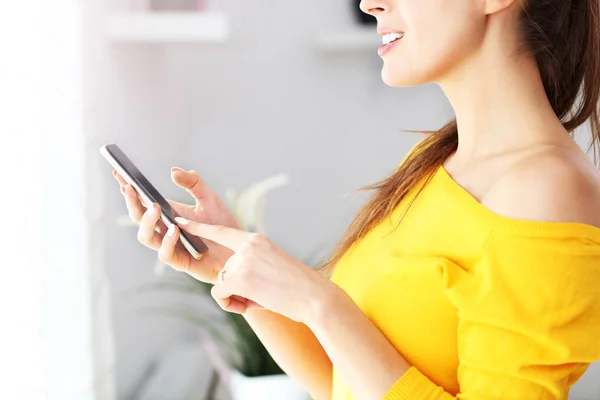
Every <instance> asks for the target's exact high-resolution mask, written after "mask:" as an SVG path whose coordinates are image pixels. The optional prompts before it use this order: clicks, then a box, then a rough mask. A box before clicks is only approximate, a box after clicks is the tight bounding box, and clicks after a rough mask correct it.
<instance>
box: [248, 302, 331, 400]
mask: <svg viewBox="0 0 600 400" xmlns="http://www.w3.org/2000/svg"><path fill="white" fill-rule="evenodd" d="M244 316H245V317H246V320H247V321H248V323H249V324H250V326H251V327H252V329H253V330H254V332H255V333H256V334H257V336H258V337H259V338H260V340H261V342H262V343H263V344H264V345H265V347H266V348H267V350H268V351H269V353H270V354H271V355H272V356H273V358H274V359H275V361H276V362H277V364H279V366H280V367H281V368H282V369H283V370H284V371H285V372H286V373H287V374H288V375H290V376H291V377H292V378H294V379H295V380H296V381H298V382H299V383H300V384H301V385H302V386H304V387H305V388H306V389H307V390H308V391H309V392H310V394H311V395H312V396H313V397H315V398H317V399H320V400H328V399H330V398H331V382H332V375H333V367H332V363H331V360H330V359H329V357H328V356H327V354H326V353H325V351H324V350H323V347H322V346H321V344H320V343H319V341H318V340H317V338H316V337H315V335H314V334H313V333H312V331H311V330H310V329H309V328H308V327H307V326H306V325H304V324H302V323H298V322H294V321H292V320H290V319H288V318H286V317H284V316H281V315H279V314H276V313H273V312H271V311H268V310H262V309H252V310H248V311H247V312H246V314H244Z"/></svg>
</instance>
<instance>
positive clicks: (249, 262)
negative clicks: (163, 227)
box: [176, 218, 337, 325]
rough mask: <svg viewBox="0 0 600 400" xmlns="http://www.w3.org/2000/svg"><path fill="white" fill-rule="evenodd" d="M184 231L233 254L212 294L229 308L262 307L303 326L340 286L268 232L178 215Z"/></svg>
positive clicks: (232, 309) (178, 220)
mask: <svg viewBox="0 0 600 400" xmlns="http://www.w3.org/2000/svg"><path fill="white" fill-rule="evenodd" d="M176 220H177V222H178V223H179V225H180V226H181V228H182V229H183V230H185V231H186V232H189V233H191V234H192V235H196V236H199V237H201V238H204V239H209V240H211V241H214V242H216V243H219V244H221V245H223V246H225V247H227V248H229V249H231V250H233V251H234V252H235V254H234V255H233V256H232V257H231V258H230V259H229V260H228V261H227V263H226V264H225V266H224V267H223V269H222V270H221V272H220V274H219V279H218V281H217V283H216V284H215V286H214V287H213V289H212V295H213V297H214V298H215V300H216V301H217V303H219V305H220V306H221V308H223V309H224V310H225V311H229V312H235V313H244V312H246V310H247V309H248V308H256V307H264V308H266V309H268V310H270V311H273V312H276V313H278V314H281V315H284V316H285V317H287V318H289V319H291V320H294V321H297V322H302V323H305V324H307V325H308V324H309V320H311V318H313V317H314V316H316V315H317V314H318V313H319V312H320V307H321V305H322V304H323V303H322V301H323V299H324V298H327V296H328V295H329V294H330V293H334V292H335V290H336V288H337V286H335V285H334V284H333V283H331V282H330V281H329V280H327V279H325V278H323V277H322V276H321V275H320V274H318V273H317V272H316V271H314V270H313V269H312V268H310V267H309V266H307V265H305V264H303V263H302V262H300V261H298V260H296V259H295V258H293V257H292V256H291V255H290V254H288V253H287V252H285V251H284V250H282V249H280V248H279V247H277V246H275V245H274V244H273V243H271V242H270V241H269V240H268V239H267V238H266V237H265V236H264V235H262V234H258V233H248V232H243V231H240V230H238V229H234V228H230V227H226V226H215V225H207V224H199V223H196V222H190V221H186V220H183V219H181V218H177V219H176Z"/></svg>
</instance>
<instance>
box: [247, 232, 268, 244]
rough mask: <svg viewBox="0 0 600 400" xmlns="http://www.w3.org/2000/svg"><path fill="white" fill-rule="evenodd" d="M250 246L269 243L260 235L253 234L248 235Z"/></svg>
mask: <svg viewBox="0 0 600 400" xmlns="http://www.w3.org/2000/svg"><path fill="white" fill-rule="evenodd" d="M248 241H249V242H250V243H252V244H265V243H269V239H267V237H266V236H265V235H263V234H262V233H258V232H255V233H253V234H251V235H250V239H249V240H248Z"/></svg>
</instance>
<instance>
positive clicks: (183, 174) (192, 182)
mask: <svg viewBox="0 0 600 400" xmlns="http://www.w3.org/2000/svg"><path fill="white" fill-rule="evenodd" d="M171 179H172V180H173V182H174V183H175V184H176V185H177V186H179V187H180V188H182V189H184V190H185V191H186V192H188V193H189V194H190V195H191V196H192V197H193V198H194V199H195V200H196V202H197V203H200V202H201V201H202V198H203V197H204V196H205V195H206V188H207V187H206V184H205V183H204V181H203V180H202V178H200V175H198V173H197V172H196V171H193V170H192V171H184V170H182V169H181V168H177V167H173V168H171Z"/></svg>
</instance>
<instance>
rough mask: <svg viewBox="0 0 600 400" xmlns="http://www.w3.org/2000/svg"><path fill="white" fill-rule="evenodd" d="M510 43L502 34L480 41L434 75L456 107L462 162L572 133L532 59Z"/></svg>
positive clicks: (560, 139) (561, 138) (558, 140)
mask: <svg viewBox="0 0 600 400" xmlns="http://www.w3.org/2000/svg"><path fill="white" fill-rule="evenodd" d="M509 47H510V48H515V47H512V46H508V45H507V43H506V41H502V40H497V41H496V42H495V43H491V44H489V43H488V44H484V45H483V46H482V47H481V50H480V52H479V53H478V54H475V55H474V56H472V57H471V59H470V60H468V61H465V62H464V63H463V65H461V66H459V67H458V68H456V70H454V71H452V74H448V75H447V76H445V77H443V79H440V80H438V84H439V85H440V86H441V87H442V89H443V91H444V93H445V94H446V96H447V97H448V100H449V101H450V103H451V104H452V106H453V108H454V111H455V113H456V121H457V125H458V137H459V140H458V142H459V144H458V150H457V152H456V154H455V156H454V158H456V159H458V160H461V162H462V163H465V164H466V163H468V162H475V161H476V160H482V159H485V158H489V157H492V156H494V155H500V154H503V153H507V152H510V151H514V150H519V149H523V148H526V147H530V146H533V145H536V144H542V143H564V142H565V140H567V139H570V138H569V136H568V134H567V131H566V130H565V129H564V128H563V126H562V124H561V122H560V120H559V119H558V117H557V116H556V115H555V113H554V111H553V109H552V106H551V104H550V102H549V100H548V98H547V95H546V93H545V90H544V86H543V83H542V79H541V76H540V73H539V70H538V67H537V65H536V63H535V60H533V59H532V58H531V57H530V56H528V55H526V54H515V52H514V51H513V50H506V49H507V48H509Z"/></svg>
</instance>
